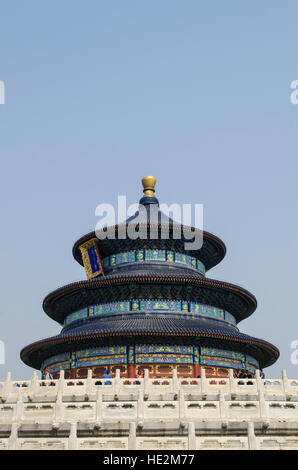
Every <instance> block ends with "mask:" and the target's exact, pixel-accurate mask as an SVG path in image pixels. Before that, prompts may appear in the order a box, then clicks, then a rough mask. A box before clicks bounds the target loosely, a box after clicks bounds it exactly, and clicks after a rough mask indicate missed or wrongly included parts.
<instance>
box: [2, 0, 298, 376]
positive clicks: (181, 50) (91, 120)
mask: <svg viewBox="0 0 298 470" xmlns="http://www.w3.org/2000/svg"><path fill="white" fill-rule="evenodd" d="M297 18H298V4H297V1H294V0H293V1H284V2H280V1H274V0H270V1H269V0H262V2H260V1H259V0H258V1H256V0H252V1H250V2H244V1H241V2H239V0H237V1H236V0H226V1H225V2H223V1H222V0H217V1H210V2H203V1H198V0H188V1H187V2H182V1H176V0H162V1H160V0H159V1H156V0H151V1H150V2H145V1H139V0H138V1H131V0H127V1H123V0H114V1H111V2H106V1H102V0H88V1H86V2H81V1H80V2H79V1H75V0H71V1H70V0H63V1H62V2H60V1H59V2H58V1H57V0H54V1H52V2H40V1H37V0H35V1H34V0H26V2H20V1H18V2H17V1H15V0H10V1H8V0H6V1H2V2H1V5H0V80H3V81H4V82H5V91H6V103H5V105H0V156H1V184H0V190H1V235H0V237H1V243H0V250H1V269H0V280H1V291H0V292H1V302H0V321H1V323H0V324H1V329H0V339H1V340H2V341H4V342H5V345H6V363H5V365H0V379H2V378H3V377H4V376H5V374H6V372H7V371H8V370H10V371H12V374H13V377H14V378H15V379H17V378H18V379H20V378H28V377H30V376H31V373H32V370H31V369H30V368H28V367H26V366H25V365H23V364H22V362H21V360H20V359H19V351H20V349H21V348H22V347H23V346H25V345H27V344H28V343H30V342H32V341H35V340H38V339H41V338H44V337H47V336H51V335H53V334H56V333H58V332H59V331H60V329H61V328H60V326H59V325H58V324H55V323H54V322H53V321H52V320H50V319H49V318H48V317H47V316H46V314H45V313H44V312H43V310H42V306H41V304H42V301H43V298H44V297H45V296H46V295H47V294H48V293H49V292H50V291H52V290H54V289H56V288H58V287H59V286H62V285H63V284H67V283H69V282H72V281H76V280H80V279H82V278H85V274H84V271H83V269H82V268H81V267H80V266H79V265H78V264H77V263H76V262H75V261H74V260H73V258H72V253H71V250H72V246H73V243H74V242H75V241H76V240H77V239H78V238H79V237H80V236H81V235H83V234H85V233H87V232H89V231H90V230H92V229H93V228H94V226H95V223H96V221H97V220H96V218H95V215H94V210H95V207H96V205H97V204H99V203H101V202H108V203H112V204H115V203H116V201H117V196H118V195H123V194H126V195H127V197H128V202H129V203H133V202H136V201H138V200H139V198H140V196H141V193H142V191H141V184H140V179H141V178H142V176H144V175H146V174H153V175H155V176H156V177H157V180H158V181H157V187H156V194H157V196H158V198H159V200H160V202H167V203H168V204H170V203H174V202H177V203H192V204H195V203H203V204H204V227H205V229H206V230H207V231H210V232H213V233H214V234H216V235H218V236H219V237H220V238H222V239H223V241H224V242H225V243H226V245H227V255H226V258H225V259H224V261H223V262H222V263H221V264H220V265H219V266H218V267H216V268H214V269H213V270H212V271H210V272H209V276H210V277H213V278H217V279H222V280H226V281H230V282H233V283H236V284H239V285H240V286H243V287H244V288H247V289H248V290H249V291H251V292H252V293H253V294H254V295H255V296H256V297H257V299H258V309H257V311H256V312H255V314H254V315H253V316H252V317H250V318H249V319H247V320H245V321H243V322H242V323H240V325H239V327H240V330H241V331H243V332H245V333H248V334H251V335H253V336H257V337H260V338H264V339H266V340H268V341H271V342H272V343H273V344H275V345H276V346H278V347H279V348H280V351H281V357H280V359H279V361H278V362H277V363H276V365H274V366H273V367H271V368H269V369H267V371H266V373H267V376H279V375H280V372H281V369H283V368H286V369H287V370H288V374H289V376H290V377H296V378H297V377H298V365H292V364H291V362H290V355H291V352H292V351H291V349H290V343H291V341H293V340H295V339H298V306H297V298H296V292H297V281H298V275H297V274H298V273H297V266H298V248H297V235H298V218H297V195H298V194H297V193H298V185H297V169H298V163H297V157H298V155H297V144H298V141H297V130H298V105H296V106H295V105H293V104H291V102H290V93H291V90H290V83H291V82H292V81H293V80H296V79H298V61H297V54H298V28H297Z"/></svg>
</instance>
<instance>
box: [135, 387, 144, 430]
mask: <svg viewBox="0 0 298 470" xmlns="http://www.w3.org/2000/svg"><path fill="white" fill-rule="evenodd" d="M137 419H138V422H142V421H143V419H144V391H143V390H142V389H141V388H140V389H139V397H138V409H137Z"/></svg>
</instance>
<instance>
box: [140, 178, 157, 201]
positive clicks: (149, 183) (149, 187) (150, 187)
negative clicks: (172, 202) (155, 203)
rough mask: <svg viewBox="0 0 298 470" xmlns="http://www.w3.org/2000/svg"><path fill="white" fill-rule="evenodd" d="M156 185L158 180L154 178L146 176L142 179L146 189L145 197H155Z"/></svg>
mask: <svg viewBox="0 0 298 470" xmlns="http://www.w3.org/2000/svg"><path fill="white" fill-rule="evenodd" d="M155 184H156V178H155V177H154V176H144V178H142V185H143V188H144V189H143V191H144V196H145V197H154V193H155V189H154V187H155Z"/></svg>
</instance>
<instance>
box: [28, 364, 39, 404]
mask: <svg viewBox="0 0 298 470" xmlns="http://www.w3.org/2000/svg"><path fill="white" fill-rule="evenodd" d="M37 390H38V378H37V372H36V371H34V372H33V374H32V378H31V380H30V386H29V393H30V395H31V399H33V397H34V395H35V394H36V393H37Z"/></svg>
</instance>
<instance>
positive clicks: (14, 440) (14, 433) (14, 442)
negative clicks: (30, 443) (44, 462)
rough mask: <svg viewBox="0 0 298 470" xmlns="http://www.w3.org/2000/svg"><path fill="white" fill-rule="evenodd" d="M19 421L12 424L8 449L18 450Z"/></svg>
mask: <svg viewBox="0 0 298 470" xmlns="http://www.w3.org/2000/svg"><path fill="white" fill-rule="evenodd" d="M18 429H19V424H18V423H12V424H11V430H10V436H9V439H8V450H18V448H19V445H18Z"/></svg>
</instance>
